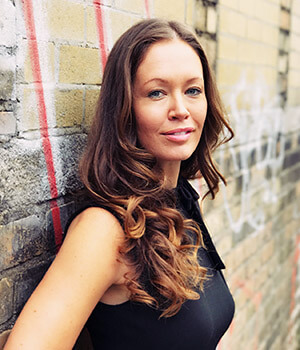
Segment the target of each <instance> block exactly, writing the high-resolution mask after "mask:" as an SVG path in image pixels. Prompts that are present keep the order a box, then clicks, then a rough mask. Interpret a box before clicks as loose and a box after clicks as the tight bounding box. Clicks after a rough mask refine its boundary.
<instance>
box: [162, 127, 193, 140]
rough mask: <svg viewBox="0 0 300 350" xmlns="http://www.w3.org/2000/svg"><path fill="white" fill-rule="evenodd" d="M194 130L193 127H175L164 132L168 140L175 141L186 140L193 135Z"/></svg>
mask: <svg viewBox="0 0 300 350" xmlns="http://www.w3.org/2000/svg"><path fill="white" fill-rule="evenodd" d="M193 131H194V129H193V128H184V129H174V130H170V131H167V132H165V133H162V135H164V136H165V137H166V139H167V140H169V141H173V142H185V141H187V140H188V139H189V137H190V136H191V133H192V132H193Z"/></svg>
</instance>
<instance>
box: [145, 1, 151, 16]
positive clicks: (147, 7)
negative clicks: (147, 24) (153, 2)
mask: <svg viewBox="0 0 300 350" xmlns="http://www.w3.org/2000/svg"><path fill="white" fill-rule="evenodd" d="M145 9H146V16H147V18H150V17H151V16H150V8H149V0H145Z"/></svg>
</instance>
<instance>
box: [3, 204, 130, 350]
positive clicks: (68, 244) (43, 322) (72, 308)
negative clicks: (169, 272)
mask: <svg viewBox="0 0 300 350" xmlns="http://www.w3.org/2000/svg"><path fill="white" fill-rule="evenodd" d="M123 239H124V232H123V230H122V227H121V226H120V224H119V222H118V221H117V219H116V218H115V217H114V216H113V215H112V214H111V213H109V212H108V211H106V210H104V209H101V208H89V209H86V210H85V211H83V212H82V213H81V214H79V215H78V216H77V217H76V218H75V219H74V220H73V222H72V224H71V225H70V228H69V230H68V233H67V236H66V239H65V241H64V243H63V245H62V247H61V249H60V251H59V253H58V255H57V257H56V258H55V259H54V261H53V263H52V264H51V266H50V268H49V270H48V271H47V273H46V274H45V276H44V278H43V279H42V281H41V282H40V284H39V285H38V287H37V288H36V290H35V291H34V293H33V294H32V295H31V297H30V298H29V300H28V302H27V303H26V305H25V307H24V309H23V310H22V312H21V314H20V316H19V318H18V320H17V322H16V324H15V326H14V328H13V330H12V332H11V334H10V336H9V338H8V341H7V343H6V345H5V347H4V350H15V349H26V350H27V349H28V350H29V349H30V350H41V349H43V350H50V349H51V350H60V349H61V350H67V349H72V347H73V346H74V344H75V342H76V339H77V337H78V335H79V334H80V331H81V329H82V328H83V326H84V324H85V323H86V321H87V319H88V317H89V315H90V313H91V312H92V310H93V309H94V307H95V306H96V304H97V303H98V302H99V300H101V301H102V302H104V303H107V304H120V303H122V302H125V301H126V300H128V298H129V292H128V290H127V288H126V287H125V284H124V282H125V279H124V274H125V273H127V272H130V271H129V267H128V266H126V264H125V263H124V262H122V261H121V259H120V256H119V246H120V245H121V244H122V242H123Z"/></svg>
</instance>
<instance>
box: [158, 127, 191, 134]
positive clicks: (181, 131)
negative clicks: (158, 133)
mask: <svg viewBox="0 0 300 350" xmlns="http://www.w3.org/2000/svg"><path fill="white" fill-rule="evenodd" d="M192 131H194V129H193V128H184V129H174V130H170V131H167V132H165V133H163V135H175V136H177V135H185V134H187V133H191V132H192Z"/></svg>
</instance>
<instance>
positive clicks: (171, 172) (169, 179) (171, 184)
mask: <svg viewBox="0 0 300 350" xmlns="http://www.w3.org/2000/svg"><path fill="white" fill-rule="evenodd" d="M160 166H161V169H162V171H163V174H164V183H165V185H166V187H167V188H175V187H176V186H177V182H178V177H179V171H180V162H167V163H163V164H160Z"/></svg>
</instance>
